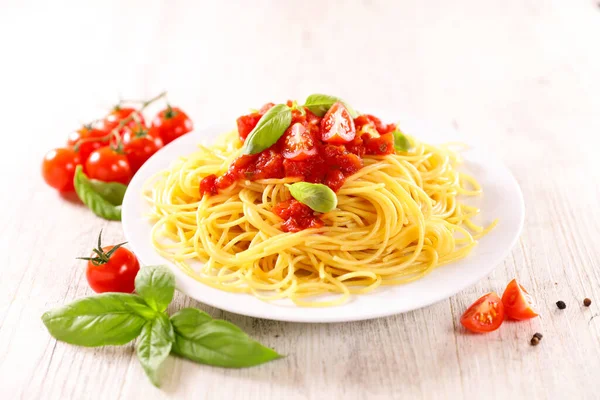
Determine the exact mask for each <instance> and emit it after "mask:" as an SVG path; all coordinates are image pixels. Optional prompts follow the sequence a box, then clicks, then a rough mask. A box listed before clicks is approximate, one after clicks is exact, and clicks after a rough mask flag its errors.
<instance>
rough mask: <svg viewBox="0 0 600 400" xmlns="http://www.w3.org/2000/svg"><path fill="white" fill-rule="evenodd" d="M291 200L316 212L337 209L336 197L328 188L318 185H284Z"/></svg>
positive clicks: (297, 183)
mask: <svg viewBox="0 0 600 400" xmlns="http://www.w3.org/2000/svg"><path fill="white" fill-rule="evenodd" d="M285 186H287V188H288V189H289V190H290V193H291V195H292V197H293V198H295V199H296V200H298V201H299V202H300V203H302V204H306V205H307V206H309V207H310V208H311V209H313V210H314V211H317V212H322V213H326V212H329V211H331V210H334V209H335V208H336V207H337V196H336V195H335V192H334V191H333V190H331V188H330V187H329V186H326V185H323V184H320V183H308V182H296V183H293V184H291V185H290V184H286V185H285Z"/></svg>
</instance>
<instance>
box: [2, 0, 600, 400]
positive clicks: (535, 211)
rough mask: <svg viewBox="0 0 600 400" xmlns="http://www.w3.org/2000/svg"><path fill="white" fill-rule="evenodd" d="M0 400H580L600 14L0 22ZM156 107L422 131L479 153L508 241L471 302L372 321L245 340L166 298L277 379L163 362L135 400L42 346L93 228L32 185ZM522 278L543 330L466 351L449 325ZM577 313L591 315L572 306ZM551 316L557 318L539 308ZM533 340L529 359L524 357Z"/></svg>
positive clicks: (30, 6) (226, 14) (322, 14)
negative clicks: (371, 115)
mask: <svg viewBox="0 0 600 400" xmlns="http://www.w3.org/2000/svg"><path fill="white" fill-rule="evenodd" d="M0 37H1V38H2V39H1V40H0V54H2V57H1V61H0V89H1V91H0V110H2V113H1V115H2V124H1V125H0V127H1V129H2V138H3V144H4V146H2V150H1V151H2V157H0V167H2V195H1V196H0V202H1V206H2V207H1V210H2V212H0V232H1V235H2V237H1V240H0V254H2V255H3V257H4V259H3V262H2V264H1V266H0V393H1V394H2V395H1V397H2V398H7V399H17V398H25V399H37V398H43V399H129V398H144V399H148V400H149V399H159V398H194V399H203V398H215V399H261V400H263V399H282V398H285V399H318V398H348V399H350V398H352V399H354V398H356V399H375V398H382V399H406V398H411V399H412V398H422V399H447V398H467V399H469V398H477V397H479V396H483V397H484V398H491V399H496V398H497V399H506V398H528V399H531V398H535V399H538V398H539V399H546V398H548V399H555V398H578V399H593V398H598V397H599V396H600V395H599V394H598V393H599V392H598V391H599V390H600V380H599V379H598V371H599V370H600V317H598V318H596V319H593V320H592V317H593V316H594V315H598V314H600V250H599V248H600V247H599V246H598V239H600V212H599V211H598V204H599V202H600V168H599V167H598V162H597V160H598V148H600V146H599V145H600V140H599V139H598V138H599V137H600V96H598V93H600V78H599V76H600V75H599V74H598V71H600V56H599V54H600V52H598V44H597V42H598V38H600V9H599V8H598V6H597V5H596V3H595V2H594V1H591V0H590V1H588V0H573V1H569V2H566V1H564V0H537V1H529V0H528V1H522V0H508V1H503V2H489V1H488V2H484V1H478V0H462V1H457V2H448V1H442V0H433V1H428V2H420V1H418V0H407V1H366V0H365V1H351V2H342V1H341V0H339V1H338V0H335V1H334V0H332V1H328V2H319V1H316V0H307V1H304V2H301V3H298V2H287V1H261V0H257V1H254V2H252V3H251V4H250V2H245V1H242V0H237V1H231V2H195V1H189V2H186V1H175V2H167V1H141V0H140V1H90V2H76V1H62V2H61V1H55V2H51V3H46V2H42V1H37V2H16V1H14V2H13V1H11V0H9V1H6V2H2V3H1V4H0ZM162 89H168V90H169V95H170V98H171V100H172V101H173V103H177V104H178V105H181V106H182V107H184V108H185V109H186V110H189V112H190V114H191V116H192V118H193V119H194V121H196V123H197V124H201V123H207V124H208V123H213V122H219V121H222V120H224V119H227V118H229V119H231V118H234V117H235V116H236V115H238V114H240V113H242V112H244V111H245V110H246V109H247V108H248V106H249V105H260V104H262V103H264V102H265V101H268V100H272V99H287V98H290V97H302V96H305V95H306V94H308V93H310V92H313V91H321V92H324V93H335V94H338V95H340V96H342V97H344V98H346V99H347V100H348V101H350V102H351V103H353V104H369V105H371V106H372V107H373V108H375V109H391V110H392V111H396V112H398V113H399V114H406V115H412V116H416V117H423V118H429V119H434V120H436V121H437V122H439V123H441V124H442V125H446V126H449V127H450V126H452V127H454V128H456V129H457V130H458V132H459V135H460V136H461V137H460V139H462V140H465V141H470V142H477V143H481V144H482V145H485V146H487V147H488V148H490V149H493V151H495V152H496V153H498V154H499V155H500V157H501V158H502V159H503V160H504V162H505V163H506V164H507V165H508V166H509V167H510V169H511V170H512V171H513V173H514V175H515V177H516V178H517V180H518V182H519V184H520V185H521V188H522V190H523V193H524V196H525V202H526V205H527V216H526V223H525V229H524V231H523V234H522V236H521V239H520V240H519V243H518V245H517V246H516V247H515V248H514V250H513V251H512V253H511V254H510V256H509V257H507V259H506V260H505V261H504V263H503V264H502V265H500V266H498V267H497V269H496V270H495V272H494V273H493V274H492V275H491V276H489V277H488V278H487V279H484V280H482V281H481V282H479V283H478V284H477V285H475V286H473V287H471V288H469V289H467V290H464V291H463V292H461V293H459V294H458V295H456V296H453V297H452V298H450V299H448V300H446V301H442V302H440V303H437V304H435V305H433V306H430V307H427V308H425V309H421V310H417V311H414V312H410V313H407V314H402V315H397V316H394V317H389V318H382V319H377V320H373V321H366V322H356V323H345V324H329V325H316V324H293V323H281V322H270V321H265V320H259V319H254V318H247V317H243V316H238V315H234V314H230V313H225V312H222V311H219V310H217V309H213V308H210V307H207V306H203V305H201V304H198V303H196V302H194V301H192V300H190V299H189V298H186V297H184V296H183V295H181V294H178V295H177V298H176V301H175V302H174V303H173V304H172V305H171V310H170V311H175V310H178V309H179V308H181V307H184V306H194V307H200V308H202V309H204V310H206V311H207V312H209V313H210V314H212V315H213V316H215V317H218V318H224V319H227V320H230V321H232V322H234V323H236V324H238V325H240V326H241V327H242V328H243V329H245V330H246V331H247V332H248V333H249V334H250V335H251V336H253V337H255V338H256V339H258V340H260V341H261V342H263V343H265V344H267V345H269V346H273V347H275V348H276V349H277V350H278V351H279V352H281V353H283V354H287V357H286V358H284V359H282V360H280V361H277V362H274V363H269V364H266V365H263V366H260V367H256V368H251V369H244V370H228V369H219V368H211V367H207V366H201V365H196V364H193V363H190V362H187V361H184V360H180V359H175V358H172V359H171V360H169V365H168V366H167V368H165V374H164V387H163V389H162V390H158V389H156V388H154V387H153V386H152V385H150V384H149V382H147V379H146V378H145V376H144V373H143V371H142V369H141V367H140V366H139V365H138V363H137V360H136V359H135V354H134V350H133V346H124V347H107V348H99V349H84V348H77V347H74V346H69V345H66V344H63V343H57V342H56V341H55V340H53V339H52V338H51V337H50V336H49V335H48V333H47V332H46V330H45V329H44V326H43V325H42V323H41V320H40V316H41V314H42V313H43V312H44V311H45V310H47V309H48V308H51V307H54V306H57V305H60V304H63V303H65V302H69V301H71V300H73V299H75V298H78V297H82V296H86V295H89V294H91V292H90V289H89V288H88V286H87V283H86V281H85V276H84V269H83V266H82V264H81V263H79V262H77V261H75V260H74V257H75V256H78V255H84V254H87V252H88V251H89V249H90V246H91V245H92V244H93V241H94V238H95V236H96V235H97V232H98V231H99V230H100V229H104V231H105V235H106V236H105V238H106V242H113V241H114V242H117V241H120V240H122V239H123V234H122V231H121V226H120V224H119V223H113V222H106V221H103V220H100V219H98V218H96V217H95V216H94V215H93V214H92V213H90V212H89V211H88V210H87V209H85V208H84V207H82V206H81V205H79V204H77V203H76V202H71V201H68V199H64V198H61V197H60V196H58V195H57V194H55V193H54V192H53V191H51V190H49V189H48V188H47V187H45V186H44V184H43V182H42V181H41V179H40V174H39V163H40V160H41V157H42V155H43V154H44V152H45V151H46V150H47V149H49V148H52V147H56V146H59V145H61V144H62V143H63V141H64V139H65V137H66V135H67V133H68V132H69V131H71V130H73V129H74V128H76V127H77V123H78V121H86V120H90V119H93V118H96V117H98V116H99V113H100V112H102V110H103V109H106V108H107V107H109V106H110V105H111V104H112V103H113V102H114V101H115V100H116V99H117V98H118V96H119V95H121V96H123V97H145V96H150V95H152V94H155V93H157V92H158V91H160V90H162ZM515 276H516V277H518V278H519V279H520V280H521V281H522V283H523V285H524V286H526V287H527V288H529V289H530V291H531V292H533V294H534V295H535V297H536V298H537V300H538V302H539V306H540V309H541V312H542V315H541V317H540V318H537V319H534V320H532V321H529V322H519V323H512V322H508V323H506V324H505V325H503V327H502V329H500V330H498V331H496V332H493V333H490V334H487V335H471V334H468V333H466V332H465V331H464V330H463V329H462V328H461V327H460V325H459V324H458V318H459V316H460V314H461V313H462V312H463V310H464V309H465V307H467V306H468V305H469V304H470V303H471V302H472V301H473V300H475V298H477V297H478V296H479V295H480V294H482V293H484V292H487V291H490V290H494V291H497V292H501V291H502V290H503V288H504V286H505V285H506V283H507V282H508V281H509V280H510V279H512V278H513V277H515ZM584 297H590V298H591V299H592V300H593V304H592V306H591V307H590V308H586V307H583V306H582V300H583V298H584ZM557 300H564V301H565V302H566V303H567V309H566V310H564V311H560V310H558V309H557V308H556V306H555V302H556V301H557ZM534 332H542V333H543V334H544V338H543V340H542V342H541V343H540V345H539V346H537V347H532V346H530V345H529V343H528V342H529V339H530V337H531V335H532V334H533V333H534Z"/></svg>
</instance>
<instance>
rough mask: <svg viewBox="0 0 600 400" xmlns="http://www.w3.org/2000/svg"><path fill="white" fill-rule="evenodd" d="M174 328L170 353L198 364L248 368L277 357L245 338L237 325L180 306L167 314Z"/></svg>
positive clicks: (265, 348) (273, 352) (267, 349)
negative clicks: (173, 338)
mask: <svg viewBox="0 0 600 400" xmlns="http://www.w3.org/2000/svg"><path fill="white" fill-rule="evenodd" d="M171 323H172V324H173V328H174V330H175V344H174V345H173V350H172V352H173V353H174V354H177V355H179V356H181V357H184V358H188V359H190V360H192V361H196V362H199V363H202V364H208V365H214V366H219V367H228V368H242V367H251V366H253V365H258V364H262V363H265V362H267V361H271V360H275V359H277V358H280V357H281V356H280V355H279V354H277V352H275V351H274V350H272V349H269V348H268V347H265V346H263V345H262V344H260V343H258V342H257V341H255V340H252V339H251V338H249V337H248V335H246V334H245V333H244V332H243V331H242V330H241V329H240V328H238V327H237V326H235V325H233V324H231V323H229V322H227V321H223V320H214V319H212V318H211V317H210V316H209V315H208V314H206V313H204V312H202V311H200V310H197V309H194V308H184V309H182V310H181V311H179V312H178V313H176V314H174V315H173V316H172V317H171Z"/></svg>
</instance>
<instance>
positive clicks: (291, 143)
mask: <svg viewBox="0 0 600 400" xmlns="http://www.w3.org/2000/svg"><path fill="white" fill-rule="evenodd" d="M283 137H284V139H283V140H284V141H283V151H282V152H281V154H282V155H283V157H285V158H287V159H288V160H294V161H301V160H305V159H307V158H308V157H310V156H314V155H315V154H317V146H316V145H315V141H314V140H313V137H312V136H311V134H310V131H308V130H307V129H306V127H305V126H304V125H303V124H302V123H300V122H296V123H295V124H293V125H292V126H290V127H289V128H288V129H287V130H286V131H285V133H284V134H283Z"/></svg>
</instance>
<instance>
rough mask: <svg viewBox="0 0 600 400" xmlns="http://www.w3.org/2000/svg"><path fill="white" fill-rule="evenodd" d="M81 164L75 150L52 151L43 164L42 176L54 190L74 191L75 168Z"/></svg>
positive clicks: (59, 149) (45, 157)
mask: <svg viewBox="0 0 600 400" xmlns="http://www.w3.org/2000/svg"><path fill="white" fill-rule="evenodd" d="M78 164H80V158H79V154H77V153H76V152H75V151H74V150H73V149H65V148H58V149H54V150H50V151H49V152H48V153H46V155H45V156H44V161H43V162H42V176H43V177H44V180H45V181H46V183H47V184H48V185H50V186H52V187H53V188H54V189H57V190H60V191H61V192H66V191H70V190H73V178H74V177H75V167H77V165H78Z"/></svg>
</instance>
